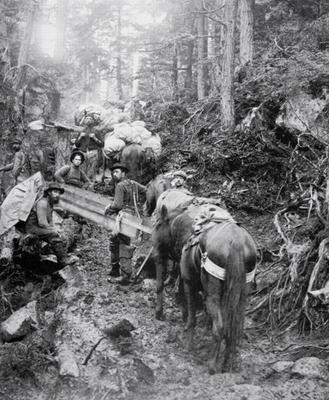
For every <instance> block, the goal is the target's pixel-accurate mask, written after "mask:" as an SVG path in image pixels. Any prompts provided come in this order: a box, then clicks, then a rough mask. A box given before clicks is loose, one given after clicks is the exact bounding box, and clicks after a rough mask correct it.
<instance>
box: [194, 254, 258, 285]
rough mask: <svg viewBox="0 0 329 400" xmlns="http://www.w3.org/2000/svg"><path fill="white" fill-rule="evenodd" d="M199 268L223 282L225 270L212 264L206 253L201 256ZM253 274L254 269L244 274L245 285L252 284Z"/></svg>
mask: <svg viewBox="0 0 329 400" xmlns="http://www.w3.org/2000/svg"><path fill="white" fill-rule="evenodd" d="M201 268H204V269H205V270H206V271H207V272H208V273H209V274H210V275H212V276H214V277H215V278H217V279H220V280H221V281H225V275H226V271H225V269H224V268H222V267H220V266H219V265H217V264H215V263H214V262H212V261H211V260H210V259H209V258H208V256H207V253H204V254H203V255H202V262H201ZM255 272H256V268H254V269H253V270H252V271H251V272H248V273H246V283H250V282H253V280H254V278H255Z"/></svg>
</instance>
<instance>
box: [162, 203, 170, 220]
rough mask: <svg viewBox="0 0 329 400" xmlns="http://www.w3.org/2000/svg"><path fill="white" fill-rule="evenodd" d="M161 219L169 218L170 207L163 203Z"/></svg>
mask: <svg viewBox="0 0 329 400" xmlns="http://www.w3.org/2000/svg"><path fill="white" fill-rule="evenodd" d="M160 215H161V219H163V220H165V219H167V218H168V208H167V207H166V206H165V205H163V206H162V207H161V210H160Z"/></svg>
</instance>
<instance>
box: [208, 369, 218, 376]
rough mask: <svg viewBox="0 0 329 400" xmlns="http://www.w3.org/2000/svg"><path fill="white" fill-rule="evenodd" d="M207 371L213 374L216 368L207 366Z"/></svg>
mask: <svg viewBox="0 0 329 400" xmlns="http://www.w3.org/2000/svg"><path fill="white" fill-rule="evenodd" d="M208 372H209V375H215V373H216V369H215V368H214V367H209V368H208Z"/></svg>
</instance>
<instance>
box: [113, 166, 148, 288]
mask: <svg viewBox="0 0 329 400" xmlns="http://www.w3.org/2000/svg"><path fill="white" fill-rule="evenodd" d="M111 171H112V177H113V180H114V182H115V184H116V186H115V192H114V199H113V202H112V203H110V204H109V205H108V206H107V207H106V208H105V215H107V214H109V215H113V214H118V213H119V212H120V211H125V212H127V213H129V214H135V213H136V214H137V213H138V209H137V207H138V200H139V195H140V194H145V193H146V187H145V186H143V185H141V184H140V183H138V182H135V181H133V180H130V179H127V178H126V173H128V172H129V169H128V168H127V167H126V166H125V165H124V164H120V163H117V164H114V165H113V166H112V168H111ZM133 251H134V248H132V247H131V246H130V238H129V237H127V236H125V235H123V234H121V233H114V232H112V233H111V235H110V252H111V267H112V269H111V272H110V276H112V277H120V278H119V279H118V280H117V282H119V283H122V284H127V283H129V277H130V275H131V272H132V271H131V265H130V263H131V258H132V256H133Z"/></svg>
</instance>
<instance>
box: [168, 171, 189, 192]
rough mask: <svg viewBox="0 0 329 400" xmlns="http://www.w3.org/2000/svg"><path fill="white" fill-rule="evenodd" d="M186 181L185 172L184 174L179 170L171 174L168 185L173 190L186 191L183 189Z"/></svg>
mask: <svg viewBox="0 0 329 400" xmlns="http://www.w3.org/2000/svg"><path fill="white" fill-rule="evenodd" d="M186 180H187V175H186V172H184V171H183V170H179V171H175V172H174V173H173V179H172V181H171V183H170V184H171V186H172V188H173V189H182V190H186V191H187V189H186V188H185V183H186Z"/></svg>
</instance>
